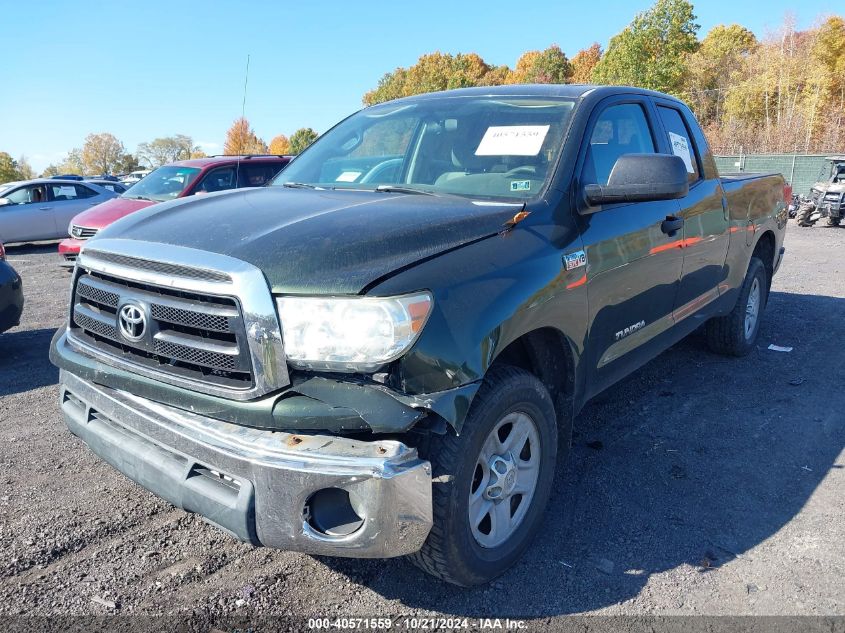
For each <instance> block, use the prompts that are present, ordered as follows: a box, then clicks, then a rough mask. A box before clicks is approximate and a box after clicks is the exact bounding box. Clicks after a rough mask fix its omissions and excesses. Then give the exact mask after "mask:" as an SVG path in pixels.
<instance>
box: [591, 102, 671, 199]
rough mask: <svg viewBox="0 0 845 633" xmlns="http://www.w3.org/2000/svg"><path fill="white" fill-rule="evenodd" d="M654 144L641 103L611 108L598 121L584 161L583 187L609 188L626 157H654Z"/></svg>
mask: <svg viewBox="0 0 845 633" xmlns="http://www.w3.org/2000/svg"><path fill="white" fill-rule="evenodd" d="M654 153H656V151H655V148H654V140H653V137H652V134H651V128H650V127H649V124H648V119H646V115H645V110H643V106H642V105H641V104H639V103H620V104H618V105H611V106H608V107H607V108H606V109H605V110H604V111H603V112H602V113H601V114H600V115H599V118H598V119H597V120H596V122H595V125H594V126H593V130H592V133H591V134H590V145H589V147H588V148H587V156H586V159H585V161H584V172H583V175H582V180H583V184H596V185H606V184H607V180H608V178H609V177H610V172H611V171H612V170H613V166H614V165H615V164H616V160H617V159H618V158H619V157H620V156H622V155H623V154H654Z"/></svg>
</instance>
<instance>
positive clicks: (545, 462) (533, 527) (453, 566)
mask: <svg viewBox="0 0 845 633" xmlns="http://www.w3.org/2000/svg"><path fill="white" fill-rule="evenodd" d="M428 453H429V455H428V457H429V459H430V460H431V464H432V477H433V479H434V483H433V492H432V495H433V514H434V525H433V527H432V529H431V533H430V534H429V536H428V539H427V540H426V542H425V544H424V545H423V547H422V549H421V550H420V551H419V552H417V553H416V554H414V555H412V560H413V561H414V563H415V564H416V565H417V566H419V567H421V568H422V569H423V570H425V571H427V572H428V573H430V574H432V575H434V576H437V577H438V578H441V579H443V580H445V581H447V582H451V583H454V584H456V585H461V586H465V587H467V586H472V585H479V584H482V583H486V582H489V581H490V580H492V579H493V578H495V577H497V576H499V575H500V574H502V573H504V572H505V571H506V570H507V569H508V568H509V567H511V566H512V565H513V564H514V563H515V562H516V561H517V560H518V559H519V558H520V556H522V554H523V552H524V551H525V550H526V548H527V547H528V546H529V545H530V543H531V540H532V539H533V538H534V535H535V534H536V533H537V531H538V530H539V528H540V525H541V523H542V520H543V513H544V511H545V508H546V504H547V502H548V499H549V494H550V492H551V487H552V480H553V478H554V472H555V461H556V457H557V422H556V417H555V410H554V406H553V405H552V399H551V396H550V395H549V392H548V391H547V390H546V388H545V387H544V386H543V383H542V382H540V381H539V380H538V379H537V378H536V377H535V376H533V375H532V374H530V373H528V372H526V371H524V370H522V369H518V368H515V367H506V366H503V367H494V368H492V369H491V370H490V372H489V373H488V375H487V376H486V377H485V379H484V383H483V384H482V386H481V388H480V389H479V391H478V393H477V394H476V396H475V398H474V400H473V403H472V408H471V409H470V412H469V414H468V416H467V419H466V421H465V422H464V426H463V428H462V429H461V434H460V435H453V434H447V435H443V436H434V437H433V440H432V445H431V447H430V449H429V451H428Z"/></svg>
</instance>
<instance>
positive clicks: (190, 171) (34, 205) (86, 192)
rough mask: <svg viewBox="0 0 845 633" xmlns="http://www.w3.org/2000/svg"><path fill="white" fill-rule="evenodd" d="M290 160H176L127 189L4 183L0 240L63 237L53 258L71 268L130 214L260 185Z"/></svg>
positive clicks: (110, 183)
mask: <svg viewBox="0 0 845 633" xmlns="http://www.w3.org/2000/svg"><path fill="white" fill-rule="evenodd" d="M290 159H291V157H289V156H215V157H211V158H200V159H193V160H185V161H179V162H176V163H171V164H169V165H165V166H163V167H159V168H158V169H156V170H153V171H150V172H148V173H147V174H146V175H145V176H144V177H143V178H140V177H139V178H138V180H136V181H135V184H133V185H130V186H129V187H128V188H127V187H126V186H124V185H123V184H122V183H121V182H117V181H115V180H112V179H103V178H83V177H82V176H76V175H72V174H71V175H68V176H66V177H63V178H59V177H52V178H38V179H35V180H27V181H20V182H9V183H5V184H2V185H0V240H2V241H4V242H5V243H7V244H8V243H14V242H27V241H36V240H53V239H61V238H67V239H65V240H64V241H63V242H61V243H60V245H59V253H61V255H62V256H63V258H64V262H65V264H66V265H67V266H72V265H73V262H74V260H75V259H76V256H77V255H78V253H79V250H80V248H81V247H82V245H83V244H84V242H85V240H87V239H89V238H91V237H93V236H94V235H96V234H97V232H98V231H100V230H101V229H103V228H104V227H106V226H108V225H109V224H111V223H112V222H114V221H116V220H118V219H120V218H122V217H124V216H126V215H129V214H130V213H133V212H135V211H138V210H139V209H143V208H146V207H148V206H150V205H153V204H156V203H158V202H164V201H167V200H173V199H175V198H183V197H186V196H192V195H198V194H206V193H213V192H216V191H225V190H227V189H236V188H240V187H259V186H262V185H264V184H265V183H267V182H268V181H269V180H271V179H272V178H273V177H274V176H275V175H276V174H277V173H278V172H279V171H280V170H281V169H282V168H283V167H284V166H285V165H287V163H288V162H290ZM133 173H140V172H133Z"/></svg>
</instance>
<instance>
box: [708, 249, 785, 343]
mask: <svg viewBox="0 0 845 633" xmlns="http://www.w3.org/2000/svg"><path fill="white" fill-rule="evenodd" d="M755 280H756V281H757V284H758V286H757V287H758V288H759V304H758V311H757V318H756V322H755V323H754V325H753V328H752V330H751V332H750V333H747V332H746V322H745V321H746V308H747V306H748V297H749V295H750V294H751V289H752V287H753V286H754V282H755ZM768 287H769V285H768V280H767V278H766V267H765V266H764V265H763V262H762V261H761V260H760V259H759V258H758V257H756V256H752V257H751V261H750V262H749V264H748V272H746V273H745V279H744V280H743V282H742V287H741V288H740V291H739V297H737V300H736V305H735V306H734V309H733V310H731V313H730V314H727V315H725V316H722V317H715V318H713V319H710V320H709V321H708V322H707V326H706V329H705V333H706V336H707V345H708V347H709V348H710V349H711V350H713V351H714V352H716V353H717V354H725V355H727V356H745V355H746V354H748V353H749V352H750V351H751V350H752V349H754V343H755V342H756V341H757V334H758V333H759V332H760V322H761V321H762V318H763V309H764V308H765V306H766V301H767V299H768Z"/></svg>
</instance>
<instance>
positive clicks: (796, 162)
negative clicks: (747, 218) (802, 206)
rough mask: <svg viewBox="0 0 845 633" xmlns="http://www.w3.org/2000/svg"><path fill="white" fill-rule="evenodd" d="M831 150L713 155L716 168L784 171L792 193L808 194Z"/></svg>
mask: <svg viewBox="0 0 845 633" xmlns="http://www.w3.org/2000/svg"><path fill="white" fill-rule="evenodd" d="M826 156H830V154H739V155H733V156H716V165H717V166H718V167H719V172H720V173H723V174H731V173H737V172H754V171H758V172H777V173H780V174H783V177H784V178H786V181H787V182H788V183H790V184H791V185H792V190H793V191H794V192H795V193H799V194H804V195H805V196H808V195H810V187H811V186H812V184H813V183H814V182H816V181H817V180H818V179H819V175H820V173H821V171H822V169H823V168H824V167H825V160H824V159H825V157H826Z"/></svg>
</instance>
